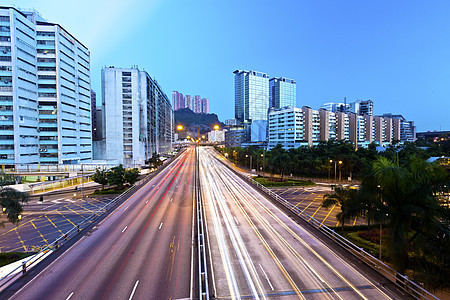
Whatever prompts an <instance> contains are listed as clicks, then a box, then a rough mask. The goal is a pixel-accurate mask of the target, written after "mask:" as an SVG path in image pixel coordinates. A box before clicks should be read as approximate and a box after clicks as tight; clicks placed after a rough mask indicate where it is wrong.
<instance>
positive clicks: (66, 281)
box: [12, 149, 194, 299]
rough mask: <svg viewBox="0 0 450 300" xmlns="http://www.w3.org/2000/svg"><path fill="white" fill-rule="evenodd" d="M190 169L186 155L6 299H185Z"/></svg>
mask: <svg viewBox="0 0 450 300" xmlns="http://www.w3.org/2000/svg"><path fill="white" fill-rule="evenodd" d="M193 168H194V150H193V149H187V150H186V151H185V152H184V153H182V154H181V155H180V156H179V157H178V158H177V159H175V160H174V161H173V162H172V163H171V164H170V165H169V166H167V167H166V168H165V169H164V170H163V171H162V172H161V173H160V174H158V175H157V176H156V177H155V178H153V179H152V180H151V181H149V182H148V183H147V184H146V185H145V186H143V187H142V188H141V189H140V190H139V191H137V192H136V193H135V194H134V195H133V196H132V197H130V199H128V200H127V201H126V202H124V203H123V204H122V205H120V206H119V207H118V208H117V209H116V210H115V211H114V212H113V213H111V214H110V215H109V216H108V217H107V218H105V219H104V220H103V221H102V222H101V223H99V224H98V225H97V226H96V227H94V229H93V230H91V231H90V232H89V233H88V234H86V236H84V237H83V238H81V239H80V240H79V241H78V242H77V243H76V244H74V245H73V246H72V247H71V248H70V249H69V250H67V251H66V252H65V253H63V254H62V255H61V256H60V257H59V258H58V259H56V260H55V261H54V262H52V263H51V264H50V265H49V266H48V267H47V268H46V269H44V271H43V272H41V273H40V274H39V275H37V276H36V277H35V278H34V279H32V280H31V281H30V282H29V283H28V284H26V285H25V286H24V287H23V288H22V289H20V290H19V291H18V292H17V293H16V294H15V295H14V296H13V297H12V299H69V298H70V299H132V298H133V299H179V298H189V297H190V296H191V290H192V289H191V286H192V283H191V278H192V276H191V272H192V270H191V261H192V247H191V245H192V216H193V209H192V208H193V207H192V205H193V198H192V196H193V193H192V190H193V189H192V186H193V175H192V174H193V170H194V169H193Z"/></svg>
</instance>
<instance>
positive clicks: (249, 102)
mask: <svg viewBox="0 0 450 300" xmlns="http://www.w3.org/2000/svg"><path fill="white" fill-rule="evenodd" d="M233 73H234V75H235V76H234V87H235V88H234V93H235V94H234V103H235V118H236V119H238V120H239V121H241V122H243V123H249V124H250V123H251V122H252V121H255V120H267V114H268V109H269V76H268V75H267V74H265V73H262V72H257V71H245V70H236V71H234V72H233Z"/></svg>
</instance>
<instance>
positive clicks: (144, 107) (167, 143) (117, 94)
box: [95, 67, 173, 165]
mask: <svg viewBox="0 0 450 300" xmlns="http://www.w3.org/2000/svg"><path fill="white" fill-rule="evenodd" d="M102 98H103V100H102V103H104V105H103V107H102V109H103V112H104V113H103V114H102V115H103V119H102V120H101V122H102V124H103V131H102V140H101V141H98V142H95V148H96V151H95V158H96V159H117V160H118V161H119V163H122V164H125V165H135V164H144V162H145V160H147V159H148V158H150V157H151V156H152V155H153V153H155V152H156V153H158V154H160V153H168V152H171V150H172V141H173V128H172V127H173V111H172V106H171V104H170V101H169V98H168V97H167V95H166V94H164V92H163V91H162V89H161V88H160V86H159V85H158V84H157V83H156V81H154V80H153V79H152V78H151V77H150V75H148V73H147V72H145V71H140V70H139V69H138V68H137V67H133V68H115V67H109V68H105V69H103V70H102Z"/></svg>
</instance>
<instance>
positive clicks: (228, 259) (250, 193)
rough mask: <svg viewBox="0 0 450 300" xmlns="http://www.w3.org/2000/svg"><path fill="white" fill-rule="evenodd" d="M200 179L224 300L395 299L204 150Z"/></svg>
mask: <svg viewBox="0 0 450 300" xmlns="http://www.w3.org/2000/svg"><path fill="white" fill-rule="evenodd" d="M199 153H200V180H201V185H202V192H203V201H204V203H205V210H206V219H207V227H208V233H209V247H210V251H209V253H210V256H211V257H210V260H211V261H212V274H211V275H210V276H211V277H212V279H213V280H212V281H213V283H214V284H213V288H212V293H213V294H214V296H215V297H216V298H219V299H239V298H253V299H266V298H270V299H295V298H300V299H377V300H381V299H391V298H396V297H398V295H395V294H392V293H391V291H389V290H387V289H385V288H384V287H381V286H379V285H378V284H377V283H375V282H373V281H372V280H371V279H370V278H368V277H367V276H366V275H365V274H362V273H361V272H360V271H358V270H357V269H356V267H355V266H353V265H350V264H349V263H348V262H347V261H346V260H345V259H344V258H343V257H341V256H340V255H339V254H338V253H335V252H334V251H333V250H331V249H330V248H329V247H327V246H326V245H325V244H323V243H322V242H321V241H320V240H319V239H317V238H316V237H314V236H313V235H312V234H311V233H310V232H309V231H307V230H305V229H304V228H303V227H301V226H300V225H299V224H297V223H296V222H294V221H293V220H292V219H291V218H290V217H288V216H287V215H286V214H285V213H284V212H282V211H281V210H280V209H278V208H277V207H276V206H275V205H273V204H272V203H271V202H270V201H269V200H267V199H266V198H265V197H263V196H262V195H261V194H260V193H259V192H258V191H256V190H255V188H254V187H253V186H251V185H250V184H248V183H246V182H245V181H243V180H242V179H241V178H240V177H238V176H237V175H236V174H235V173H233V172H232V171H231V170H229V169H228V168H227V167H225V166H224V165H223V164H221V163H220V162H219V161H218V160H216V159H215V155H217V152H214V151H213V150H211V149H206V148H201V149H200V152H199Z"/></svg>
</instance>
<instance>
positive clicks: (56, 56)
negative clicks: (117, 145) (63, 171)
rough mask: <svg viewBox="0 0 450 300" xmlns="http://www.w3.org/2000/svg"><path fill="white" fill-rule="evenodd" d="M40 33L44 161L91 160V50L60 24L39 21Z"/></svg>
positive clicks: (40, 85)
mask: <svg viewBox="0 0 450 300" xmlns="http://www.w3.org/2000/svg"><path fill="white" fill-rule="evenodd" d="M36 33H37V68H38V101H39V129H40V132H39V140H40V143H39V144H40V151H41V153H40V157H41V158H40V161H41V163H59V164H76V163H82V162H85V161H90V160H92V127H91V79H90V54H89V50H88V49H87V48H86V47H85V46H84V45H83V44H81V43H80V42H79V41H78V40H77V39H76V38H75V37H73V36H72V35H71V34H70V33H69V32H67V31H66V30H65V29H64V28H62V27H61V26H60V25H58V24H53V23H47V22H42V21H36ZM50 112H51V113H50ZM55 112H56V113H55Z"/></svg>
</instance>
